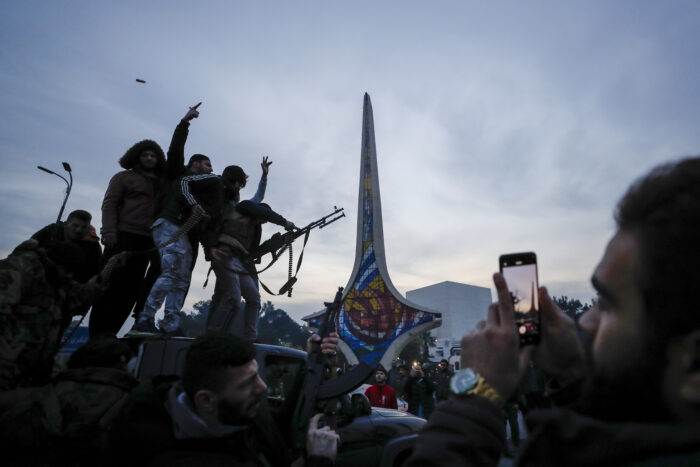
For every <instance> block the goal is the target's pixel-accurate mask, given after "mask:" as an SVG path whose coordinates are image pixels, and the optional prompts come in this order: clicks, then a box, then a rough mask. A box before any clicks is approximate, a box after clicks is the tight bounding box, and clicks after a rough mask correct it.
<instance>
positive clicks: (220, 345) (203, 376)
mask: <svg viewBox="0 0 700 467" xmlns="http://www.w3.org/2000/svg"><path fill="white" fill-rule="evenodd" d="M254 358H255V346H254V345H253V344H252V343H250V342H248V341H246V340H245V339H242V338H240V337H238V336H234V335H232V334H227V333H224V332H212V333H208V334H205V335H203V336H201V337H198V338H197V339H196V340H195V341H194V342H193V343H192V345H191V346H190V348H189V349H187V355H186V356H185V367H184V369H183V371H182V386H183V388H184V389H185V392H186V393H187V395H188V396H189V397H190V399H192V400H194V395H195V394H196V393H197V391H199V390H201V389H208V390H211V391H215V392H218V391H220V390H222V389H223V387H224V385H225V384H226V380H225V379H224V374H223V373H224V372H223V370H225V369H226V368H227V367H232V366H233V367H235V366H241V365H245V364H246V363H248V362H250V361H251V360H253V359H254Z"/></svg>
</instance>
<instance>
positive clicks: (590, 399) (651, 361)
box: [576, 338, 670, 423]
mask: <svg viewBox="0 0 700 467" xmlns="http://www.w3.org/2000/svg"><path fill="white" fill-rule="evenodd" d="M645 341H646V342H647V343H646V344H645V345H644V346H643V348H642V349H641V351H639V352H638V353H637V355H635V356H633V357H632V359H631V360H628V361H626V362H625V365H624V367H620V368H615V369H614V370H613V369H611V368H606V369H602V368H599V367H600V365H598V368H597V367H596V365H595V361H593V357H592V354H591V351H590V348H589V349H587V354H588V355H587V356H588V359H589V362H590V363H592V364H591V365H590V366H589V367H590V368H593V369H594V370H593V374H592V376H591V377H589V378H588V379H587V380H586V381H585V382H584V386H583V391H582V394H581V399H580V400H579V403H578V404H577V407H576V409H577V412H579V413H581V414H583V415H587V416H589V417H592V418H595V419H597V420H601V421H605V422H639V423H657V422H663V421H668V420H669V419H670V413H669V410H668V408H667V406H666V405H665V401H664V396H663V392H662V389H661V385H662V381H663V377H664V370H665V367H666V358H665V356H664V352H663V351H662V350H661V346H659V345H654V344H651V343H649V341H651V339H649V338H647V339H645Z"/></svg>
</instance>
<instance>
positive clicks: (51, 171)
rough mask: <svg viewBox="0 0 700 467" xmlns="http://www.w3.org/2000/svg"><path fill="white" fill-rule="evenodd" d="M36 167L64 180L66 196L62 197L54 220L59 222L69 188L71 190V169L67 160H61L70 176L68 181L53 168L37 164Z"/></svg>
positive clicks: (68, 194)
mask: <svg viewBox="0 0 700 467" xmlns="http://www.w3.org/2000/svg"><path fill="white" fill-rule="evenodd" d="M36 168H37V169H39V170H43V171H44V172H46V173H49V174H53V175H55V176H57V177H60V178H61V179H62V180H63V181H64V182H66V197H65V198H63V204H62V205H61V210H60V211H58V218H56V222H59V221H60V220H61V217H62V216H63V210H64V209H65V207H66V202H67V201H68V196H70V190H71V188H73V171H72V169H71V168H70V164H69V163H68V162H63V170H65V171H66V172H68V177H69V178H70V182H69V181H68V180H66V177H64V176H63V175H59V174H57V173H56V172H54V171H53V170H49V169H47V168H45V167H42V166H40V165H37V166H36Z"/></svg>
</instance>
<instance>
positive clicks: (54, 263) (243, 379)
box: [0, 106, 700, 466]
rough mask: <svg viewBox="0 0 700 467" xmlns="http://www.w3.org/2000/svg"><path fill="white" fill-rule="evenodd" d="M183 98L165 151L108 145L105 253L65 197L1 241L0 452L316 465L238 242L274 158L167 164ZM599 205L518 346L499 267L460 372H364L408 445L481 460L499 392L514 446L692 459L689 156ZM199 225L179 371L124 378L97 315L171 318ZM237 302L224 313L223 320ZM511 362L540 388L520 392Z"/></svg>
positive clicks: (694, 345)
mask: <svg viewBox="0 0 700 467" xmlns="http://www.w3.org/2000/svg"><path fill="white" fill-rule="evenodd" d="M197 108H198V106H195V107H192V108H190V109H189V110H188V111H187V113H186V114H185V117H184V118H183V119H182V120H181V121H180V123H179V124H178V125H177V127H176V129H175V133H174V135H173V138H172V141H171V144H170V147H169V149H168V152H167V155H166V154H165V153H164V152H163V151H162V149H161V148H160V146H159V145H158V144H157V143H155V142H153V141H150V140H144V141H141V142H139V143H137V144H135V145H134V146H133V147H132V148H130V149H129V150H128V151H127V152H126V154H125V155H124V156H123V157H122V158H121V160H120V165H121V166H122V168H124V171H121V172H119V173H117V174H116V175H115V176H114V177H113V178H112V180H111V181H110V184H109V187H108V188H107V191H106V194H105V198H104V203H103V212H102V223H103V225H102V229H101V236H102V243H103V244H104V245H105V251H104V253H102V252H101V249H100V246H99V243H98V237H97V235H96V232H95V230H94V229H92V228H91V226H90V222H91V220H92V216H91V215H90V213H88V212H86V211H83V210H77V211H73V212H71V213H70V214H69V215H68V218H67V219H66V221H65V222H57V223H55V224H52V225H49V226H46V227H44V228H42V229H41V230H39V231H38V232H37V233H36V234H34V235H33V236H32V238H31V239H29V240H27V241H25V242H23V243H21V244H20V245H19V246H17V248H15V250H14V251H13V252H12V253H11V254H10V255H9V256H8V257H7V258H6V259H4V260H1V261H0V437H1V438H2V439H3V441H4V445H5V446H10V447H9V448H8V449H7V450H5V451H4V452H3V457H4V461H6V462H7V464H8V465H12V464H13V463H14V464H15V465H26V464H30V465H31V464H34V465H51V464H60V465H82V464H90V465H100V464H103V465H110V464H123V463H125V462H129V463H131V464H137V465H142V464H143V465H168V466H172V465H193V464H203V465H210V464H212V465H213V464H216V465H219V464H220V465H256V466H267V465H292V464H293V463H294V465H301V464H303V463H306V464H307V465H329V464H332V463H333V459H334V458H335V456H336V453H337V449H338V434H337V433H336V432H335V431H333V430H332V429H330V428H329V427H327V426H320V424H319V419H318V417H314V418H313V419H312V420H311V421H310V422H309V426H308V432H307V437H306V439H307V444H306V449H305V453H303V455H302V456H301V457H299V458H298V459H296V460H295V459H294V458H293V457H294V456H291V454H292V450H291V449H289V433H286V432H285V431H284V429H285V427H287V426H288V424H287V423H285V420H288V417H289V414H288V413H287V414H279V413H278V414H275V413H272V412H271V411H270V410H269V408H268V407H266V405H265V404H264V400H265V392H266V385H265V383H264V381H263V380H262V379H261V377H260V375H259V374H258V364H257V362H256V359H255V347H254V345H253V341H254V340H255V338H256V320H257V315H258V310H259V307H260V295H259V292H258V290H257V281H256V278H255V273H254V270H251V265H250V257H251V253H252V252H253V251H254V250H255V248H256V246H257V245H258V244H259V242H260V235H261V229H260V225H261V223H263V222H268V221H269V222H273V223H275V224H278V225H280V226H283V227H284V228H285V229H294V228H295V226H294V224H293V223H292V222H290V221H288V220H286V219H285V218H284V217H282V216H280V215H279V214H277V213H275V212H274V211H272V209H270V207H269V206H267V205H265V204H263V203H262V202H261V201H262V200H263V197H264V192H265V187H266V183H267V174H268V171H269V167H270V164H271V162H270V161H269V160H267V158H263V161H262V164H261V166H262V178H261V181H260V183H259V185H258V190H257V192H256V194H255V196H254V197H253V198H251V199H250V200H247V201H241V200H240V190H241V189H242V188H243V187H245V185H246V182H247V178H248V177H247V175H246V174H245V172H244V171H243V169H241V168H240V167H238V166H229V167H226V168H225V169H224V170H223V172H222V175H221V176H217V175H214V174H212V171H213V168H212V164H211V160H210V159H209V157H207V156H204V155H202V154H195V155H193V156H192V157H191V158H190V160H189V162H188V163H187V165H185V164H184V146H185V142H186V139H187V135H188V131H189V126H190V122H191V121H192V120H193V119H194V118H196V117H197V116H198V110H197ZM615 220H616V225H617V231H616V233H615V234H614V236H613V237H612V239H611V240H610V242H609V243H608V245H607V248H606V250H605V252H604V254H603V257H602V260H601V261H600V263H599V264H598V266H597V267H596V268H595V270H594V271H593V275H592V279H591V281H592V284H593V286H594V287H595V289H596V290H597V292H598V295H599V296H598V299H597V300H596V304H595V306H594V307H593V308H592V309H591V310H589V311H587V312H586V313H585V314H584V315H583V316H582V317H581V318H580V319H579V320H578V321H577V322H576V321H574V320H572V319H571V318H570V317H569V316H567V315H566V314H565V313H564V312H562V311H561V310H560V309H559V308H558V307H557V305H556V304H555V303H554V302H553V301H552V299H551V297H550V296H549V294H548V292H547V289H546V288H540V290H539V303H540V313H541V335H540V341H539V343H538V344H537V345H523V346H521V345H520V344H519V339H518V333H517V330H516V327H515V322H514V310H513V302H512V298H511V295H510V293H509V291H508V285H507V284H506V282H505V280H504V278H503V276H502V275H501V274H498V273H497V274H494V276H493V281H494V285H495V288H496V291H497V296H498V300H497V302H495V303H493V304H492V305H491V306H490V307H489V308H488V310H484V311H485V319H484V320H483V321H481V322H479V323H478V325H477V326H476V328H475V329H474V330H473V331H471V332H469V333H468V334H467V335H465V336H464V337H463V338H462V343H461V356H460V367H459V369H458V370H457V371H452V369H451V368H450V367H449V365H448V364H447V361H443V362H440V364H439V365H438V366H437V368H434V369H433V368H431V367H430V365H425V364H423V365H420V364H414V365H412V366H411V367H410V368H409V367H408V366H405V365H400V364H399V363H398V362H397V363H396V364H395V365H393V366H392V368H391V370H390V371H388V372H387V371H386V370H385V369H384V368H382V367H379V368H377V369H376V372H375V375H374V378H375V384H374V385H372V386H370V387H369V388H368V389H367V390H366V395H367V397H368V399H369V400H370V401H371V404H372V405H374V406H377V407H387V408H396V407H397V398H403V399H405V400H406V401H407V403H408V410H409V411H410V412H411V413H414V414H416V415H419V416H422V417H425V418H427V419H428V422H427V424H426V426H425V428H424V429H423V430H422V431H421V433H420V434H419V436H418V438H417V440H416V441H415V443H414V445H413V452H412V456H411V457H410V458H409V459H408V460H407V462H406V465H411V466H429V465H435V466H445V465H497V464H498V463H499V460H500V459H501V456H502V454H503V451H504V449H503V447H504V443H505V438H506V437H505V427H506V419H507V418H509V417H510V418H511V423H512V413H513V405H514V404H518V405H519V406H521V407H522V406H528V408H533V407H537V410H531V411H530V410H528V414H527V424H528V433H527V436H526V438H527V439H526V441H525V442H524V443H522V444H521V446H520V447H519V448H518V449H517V450H516V452H514V453H513V454H514V455H515V460H514V462H515V463H516V464H518V465H640V466H641V465H644V466H650V465H659V466H661V465H664V466H666V465H699V464H700V313H699V312H698V311H697V310H695V308H696V303H695V286H696V285H697V284H698V283H699V282H700V268H698V264H700V248H698V246H697V239H698V238H700V158H698V157H695V158H687V159H683V160H680V161H677V162H673V163H669V164H666V165H663V166H660V167H658V168H656V169H654V170H652V171H651V172H650V173H649V174H647V175H646V176H645V177H643V178H641V179H640V180H638V181H637V182H635V183H634V184H633V185H632V186H631V187H630V188H629V189H628V190H627V192H626V194H625V195H624V196H623V198H622V199H621V201H620V202H619V204H618V205H617V208H616V210H615ZM199 244H201V245H202V246H203V250H204V254H205V256H206V259H207V260H209V261H211V262H212V268H213V270H214V272H215V274H216V278H217V284H216V287H215V293H214V297H213V301H212V302H213V303H212V311H211V313H210V315H209V320H208V322H207V330H208V333H207V334H206V335H204V336H201V337H199V338H198V339H197V340H196V341H195V342H194V343H193V344H192V345H191V347H190V348H189V349H188V351H187V354H186V356H185V362H184V371H183V374H182V377H181V378H177V379H170V378H156V379H154V380H152V381H144V382H141V383H139V382H138V381H137V380H136V379H134V376H133V375H132V374H131V373H130V372H129V370H128V369H127V362H128V361H129V360H130V358H131V357H132V356H133V351H132V349H131V348H130V347H129V346H128V345H125V344H124V342H123V341H121V340H118V339H116V338H115V335H116V333H117V331H118V330H119V329H120V328H121V326H122V325H123V324H124V322H125V320H126V318H127V317H128V316H129V314H130V313H132V312H133V313H135V315H136V322H135V324H134V327H133V329H132V330H131V331H130V333H129V334H130V335H131V336H133V337H144V336H153V335H156V334H157V335H162V336H164V337H166V338H167V337H171V336H178V335H179V334H180V328H179V322H180V317H181V314H180V313H181V308H182V304H183V301H184V298H185V296H186V294H187V292H188V289H189V283H190V276H191V271H192V267H193V264H194V261H195V259H196V256H197V251H198V248H199ZM241 297H243V298H244V299H245V302H246V304H245V307H243V308H240V307H239V305H240V301H241ZM163 304H164V305H165V318H164V319H163V320H162V321H161V322H160V323H158V326H156V323H155V314H156V311H157V310H158V309H159V308H160V307H161V306H163ZM90 307H92V314H91V318H90V323H89V328H90V334H91V338H90V341H89V342H88V343H87V344H86V345H85V346H83V347H82V348H80V349H79V350H77V351H76V352H75V353H74V354H73V355H72V356H71V358H70V360H69V362H68V365H67V368H66V369H64V370H63V371H61V372H60V373H58V374H53V366H54V358H55V356H56V353H57V351H58V350H59V348H60V346H61V345H62V343H63V342H62V339H63V335H64V331H65V330H66V328H67V327H68V325H69V324H70V322H71V320H72V318H73V317H74V316H76V315H85V314H86V313H87V311H88V310H89V309H90ZM239 309H240V310H244V311H243V315H244V316H243V318H244V319H243V321H244V328H243V329H242V330H236V329H234V328H233V327H232V322H233V318H234V317H235V314H236V313H238V312H239ZM311 339H313V340H319V339H320V338H319V337H318V336H313V337H312V338H311ZM337 343H338V336H337V335H331V336H329V337H326V338H325V339H323V340H322V342H321V349H322V351H323V352H324V353H326V354H331V353H335V352H336V348H337ZM302 371H303V370H302ZM530 380H534V381H535V383H533V385H534V386H537V387H538V388H540V389H537V390H534V391H528V390H526V389H525V390H524V389H523V384H524V383H523V381H530ZM543 381H544V383H543ZM533 385H529V387H530V388H531V387H533ZM526 386H528V385H527V384H526ZM515 424H516V425H517V421H516V423H515ZM294 454H299V452H296V453H294Z"/></svg>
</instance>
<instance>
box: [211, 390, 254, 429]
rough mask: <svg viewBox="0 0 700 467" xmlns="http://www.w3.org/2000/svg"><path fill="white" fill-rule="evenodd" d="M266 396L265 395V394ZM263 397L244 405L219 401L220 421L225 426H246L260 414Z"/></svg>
mask: <svg viewBox="0 0 700 467" xmlns="http://www.w3.org/2000/svg"><path fill="white" fill-rule="evenodd" d="M263 394H264V393H263ZM261 400H262V397H261V396H258V397H256V398H255V399H254V400H252V401H249V402H247V403H243V404H233V403H231V402H229V401H228V400H226V399H221V400H220V401H219V406H218V410H219V421H220V422H221V423H223V424H224V425H245V424H248V423H250V422H251V421H252V420H253V418H255V416H256V415H257V414H258V409H259V407H260V401H261Z"/></svg>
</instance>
